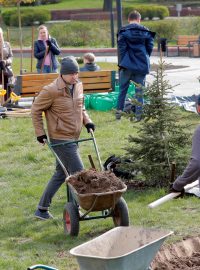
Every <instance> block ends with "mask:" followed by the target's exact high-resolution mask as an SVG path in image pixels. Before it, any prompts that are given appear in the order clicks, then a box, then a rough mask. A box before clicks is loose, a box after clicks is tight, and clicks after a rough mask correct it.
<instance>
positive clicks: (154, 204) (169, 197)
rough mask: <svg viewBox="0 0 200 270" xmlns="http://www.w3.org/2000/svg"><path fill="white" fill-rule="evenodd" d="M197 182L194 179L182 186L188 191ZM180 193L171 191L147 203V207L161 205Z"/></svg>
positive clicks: (197, 182)
mask: <svg viewBox="0 0 200 270" xmlns="http://www.w3.org/2000/svg"><path fill="white" fill-rule="evenodd" d="M198 184H199V180H196V181H194V182H193V183H191V184H188V185H186V186H185V187H184V190H185V191H188V190H190V189H191V188H193V187H195V186H197V185H198ZM180 194H181V192H173V193H169V194H167V195H165V196H164V197H162V198H160V199H158V200H156V201H154V202H152V203H150V204H148V207H149V208H155V207H157V206H159V205H161V204H163V203H165V202H167V201H170V200H172V199H174V198H176V197H177V196H179V195H180Z"/></svg>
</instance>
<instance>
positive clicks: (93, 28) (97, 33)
mask: <svg viewBox="0 0 200 270" xmlns="http://www.w3.org/2000/svg"><path fill="white" fill-rule="evenodd" d="M50 33H51V35H52V36H55V37H56V39H57V41H58V43H59V45H60V46H61V47H86V46H88V47H92V46H94V47H96V46H102V47H110V46H111V37H110V28H109V24H108V23H107V22H92V25H91V23H90V22H77V21H73V22H69V23H66V24H64V25H60V24H59V25H58V24H57V25H54V26H52V27H51V30H50Z"/></svg>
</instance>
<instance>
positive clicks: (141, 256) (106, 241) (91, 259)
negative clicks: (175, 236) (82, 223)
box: [70, 226, 173, 270]
mask: <svg viewBox="0 0 200 270" xmlns="http://www.w3.org/2000/svg"><path fill="white" fill-rule="evenodd" d="M172 233H173V232H172V231H164V230H157V229H144V228H140V227H133V226H130V227H116V228H113V229H111V230H110V231H108V232H106V233H104V234H102V235H100V236H98V237H96V238H94V239H93V240H90V241H88V242H86V243H84V244H81V245H79V246H77V247H75V248H72V249H71V250H70V253H71V254H72V255H73V256H75V257H76V259H77V261H78V264H79V267H80V270H113V269H115V270H133V269H134V270H150V269H151V267H150V264H151V262H152V260H153V258H154V257H155V255H156V253H157V252H158V250H159V248H160V247H161V245H162V243H163V242H164V240H165V239H166V238H167V237H168V236H169V235H171V234H172Z"/></svg>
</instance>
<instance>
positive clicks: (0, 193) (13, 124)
mask: <svg viewBox="0 0 200 270" xmlns="http://www.w3.org/2000/svg"><path fill="white" fill-rule="evenodd" d="M180 113H181V114H182V115H183V117H184V118H186V116H188V115H190V117H191V118H192V121H193V123H196V124H197V123H198V121H199V119H198V117H197V116H196V115H195V114H188V113H186V112H183V111H181V110H180ZM89 114H90V116H91V118H92V119H93V121H94V123H95V124H96V126H97V128H96V132H95V136H96V140H97V144H98V147H99V151H100V156H101V159H102V161H105V159H106V158H107V157H108V156H110V155H111V154H116V155H123V154H124V150H123V148H124V147H125V146H126V145H127V137H128V135H129V134H136V133H137V130H138V127H139V126H140V125H142V123H135V124H134V123H132V122H130V121H129V120H128V119H123V120H122V121H119V122H116V121H115V120H114V113H113V112H97V111H89ZM188 122H189V120H188ZM190 122H191V120H190ZM192 129H194V127H192ZM87 136H88V134H87V133H86V131H85V129H83V131H82V134H81V138H86V137H87ZM0 138H1V144H0V163H1V166H0V205H1V208H0V216H1V222H0V231H1V241H0V254H1V257H0V268H1V269H4V270H8V269H9V270H22V269H26V268H27V267H28V266H30V265H33V264H47V265H52V266H54V267H57V268H58V269H60V270H66V269H71V270H75V269H76V270H77V269H78V265H77V262H76V260H75V258H73V257H72V256H70V254H69V250H70V249H71V248H72V247H74V246H77V245H79V244H81V243H83V242H85V241H88V240H89V239H91V238H93V237H95V236H98V235H100V234H102V233H103V232H105V231H107V230H109V229H111V228H113V222H112V220H111V219H105V220H102V219H101V220H93V221H86V222H81V223H80V234H79V236H78V237H77V238H71V237H69V236H66V235H64V232H63V225H62V212H63V208H64V204H65V202H66V191H65V186H64V185H63V186H62V188H60V190H59V191H58V193H57V194H56V196H55V197H54V199H53V203H52V207H51V212H52V214H53V215H54V217H55V219H54V220H49V221H46V222H42V221H38V220H35V219H34V211H35V209H36V207H37V203H38V200H39V198H40V196H41V194H42V191H43V189H44V187H45V185H46V183H47V181H48V180H49V178H50V177H51V175H52V173H53V170H54V157H53V156H52V153H51V152H50V150H49V149H48V147H47V146H45V147H42V146H40V145H39V144H38V143H37V142H36V139H35V135H34V131H33V127H32V123H31V119H30V118H23V119H21V118H17V119H16V118H9V119H0ZM188 148H190V146H188ZM80 151H81V155H82V157H83V160H84V163H85V166H86V167H87V168H88V166H89V165H88V158H87V155H88V154H91V155H92V156H93V158H94V161H95V163H96V164H97V161H96V159H95V152H94V148H93V146H92V144H91V142H82V143H81V144H80ZM164 194H165V190H163V189H160V190H159V189H154V190H153V189H151V190H142V191H136V190H135V191H134V190H130V191H128V192H127V193H126V194H125V196H124V197H125V199H126V201H127V203H128V207H129V212H130V223H131V225H138V226H143V227H153V228H158V229H159V228H163V229H167V230H173V231H174V232H175V234H174V236H172V237H171V238H169V239H168V241H167V242H168V243H169V242H174V241H177V240H179V239H182V238H183V237H187V236H196V235H199V223H200V215H199V206H198V202H199V199H198V198H195V197H185V198H184V199H178V200H173V201H171V202H168V203H166V204H163V205H162V206H160V207H158V208H155V209H152V210H151V209H149V208H147V205H148V204H149V203H150V202H152V201H154V200H156V199H158V198H159V197H161V196H163V195H164Z"/></svg>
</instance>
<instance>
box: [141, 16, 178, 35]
mask: <svg viewBox="0 0 200 270" xmlns="http://www.w3.org/2000/svg"><path fill="white" fill-rule="evenodd" d="M143 25H145V26H146V27H148V28H149V29H150V30H151V31H154V32H156V38H157V39H158V38H160V37H164V38H167V39H173V38H174V37H175V36H176V35H177V33H178V27H179V24H178V22H177V21H176V20H171V21H170V20H166V21H156V22H143Z"/></svg>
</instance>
